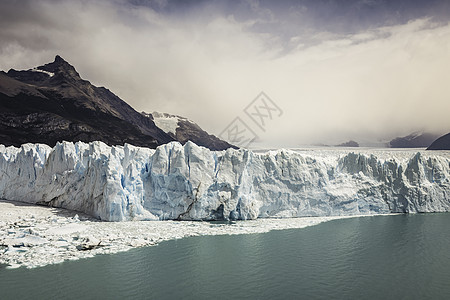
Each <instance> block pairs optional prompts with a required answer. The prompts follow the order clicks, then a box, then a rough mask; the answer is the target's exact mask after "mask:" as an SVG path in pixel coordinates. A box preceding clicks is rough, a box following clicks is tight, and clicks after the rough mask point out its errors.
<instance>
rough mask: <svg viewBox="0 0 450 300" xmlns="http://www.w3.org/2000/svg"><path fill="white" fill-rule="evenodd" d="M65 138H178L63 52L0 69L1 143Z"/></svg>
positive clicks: (150, 141)
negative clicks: (30, 65) (35, 63)
mask: <svg viewBox="0 0 450 300" xmlns="http://www.w3.org/2000/svg"><path fill="white" fill-rule="evenodd" d="M63 140H65V141H71V142H77V141H83V142H90V141H94V140H100V141H103V142H105V143H106V144H109V145H122V144H124V143H130V144H133V145H136V146H142V147H150V148H155V147H157V146H158V145H161V144H165V143H168V142H170V141H173V140H177V139H176V138H174V137H172V136H170V135H169V134H167V133H165V132H164V131H162V130H161V129H160V128H158V127H157V126H156V125H155V123H154V122H153V120H152V119H151V118H147V117H146V116H143V115H142V114H140V113H138V112H137V111H135V110H134V109H133V108H132V107H131V106H130V105H128V104H127V103H126V102H124V101H123V100H121V99H120V98H119V97H117V96H116V95H115V94H113V93H112V92H111V91H109V90H108V89H106V88H104V87H96V86H94V85H92V84H91V83H90V82H89V81H86V80H83V79H82V78H81V77H80V75H79V74H78V72H77V71H76V70H75V68H74V67H73V66H71V65H70V64H69V63H68V62H66V61H65V60H64V59H62V58H61V57H60V56H56V58H55V61H54V62H52V63H49V64H46V65H43V66H40V67H37V68H34V69H30V70H26V71H17V70H13V69H12V70H9V71H8V73H5V72H0V144H4V145H7V146H8V145H14V146H20V145H21V144H23V143H43V144H48V145H50V146H54V145H55V144H56V142H58V141H63ZM226 148H228V147H226ZM223 149H225V147H224V148H223Z"/></svg>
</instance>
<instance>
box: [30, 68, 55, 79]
mask: <svg viewBox="0 0 450 300" xmlns="http://www.w3.org/2000/svg"><path fill="white" fill-rule="evenodd" d="M28 71H31V72H40V73H44V74H47V75H48V76H49V77H53V76H55V73H52V72H48V71H45V70H41V69H38V68H33V69H29V70H28Z"/></svg>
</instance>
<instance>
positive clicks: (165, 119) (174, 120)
mask: <svg viewBox="0 0 450 300" xmlns="http://www.w3.org/2000/svg"><path fill="white" fill-rule="evenodd" d="M152 116H153V121H154V122H155V125H156V126H158V127H159V128H160V129H161V130H162V131H164V132H165V133H171V134H173V135H175V134H176V133H177V128H178V121H179V118H178V117H177V116H173V115H168V114H163V113H157V112H153V113H152Z"/></svg>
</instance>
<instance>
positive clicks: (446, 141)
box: [427, 133, 450, 150]
mask: <svg viewBox="0 0 450 300" xmlns="http://www.w3.org/2000/svg"><path fill="white" fill-rule="evenodd" d="M427 150H450V133H447V134H446V135H443V136H441V137H440V138H438V139H437V140H435V141H434V142H433V143H432V144H431V145H430V146H429V147H428V148H427Z"/></svg>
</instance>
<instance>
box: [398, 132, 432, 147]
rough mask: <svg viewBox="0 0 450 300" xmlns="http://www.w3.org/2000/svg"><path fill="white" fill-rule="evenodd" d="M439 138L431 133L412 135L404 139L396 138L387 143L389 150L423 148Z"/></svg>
mask: <svg viewBox="0 0 450 300" xmlns="http://www.w3.org/2000/svg"><path fill="white" fill-rule="evenodd" d="M438 137H439V136H438V135H436V134H432V133H412V134H410V135H408V136H405V137H398V138H395V139H393V140H392V141H390V142H389V144H390V146H391V148H425V147H428V146H430V145H431V143H432V142H433V141H434V140H435V139H437V138H438Z"/></svg>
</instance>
